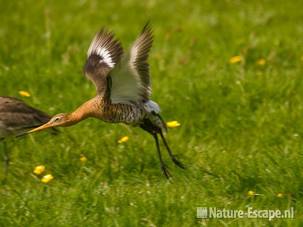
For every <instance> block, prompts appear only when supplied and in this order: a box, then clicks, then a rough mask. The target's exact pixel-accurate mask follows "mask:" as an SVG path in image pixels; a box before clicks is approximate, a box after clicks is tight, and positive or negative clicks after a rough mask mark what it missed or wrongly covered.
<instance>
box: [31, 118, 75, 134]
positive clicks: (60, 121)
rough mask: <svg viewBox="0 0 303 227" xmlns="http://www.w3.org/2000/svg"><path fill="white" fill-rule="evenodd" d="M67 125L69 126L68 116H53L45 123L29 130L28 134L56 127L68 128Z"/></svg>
mask: <svg viewBox="0 0 303 227" xmlns="http://www.w3.org/2000/svg"><path fill="white" fill-rule="evenodd" d="M69 124H70V118H69V114H66V113H60V114H56V115H55V116H53V117H52V118H51V119H50V120H49V121H48V122H47V123H45V124H43V125H41V126H39V127H37V128H34V129H32V130H30V131H29V133H31V132H37V131H41V130H44V129H48V128H54V127H58V126H68V125H69Z"/></svg>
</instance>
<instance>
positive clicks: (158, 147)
mask: <svg viewBox="0 0 303 227" xmlns="http://www.w3.org/2000/svg"><path fill="white" fill-rule="evenodd" d="M152 135H153V137H154V138H155V141H156V146H157V152H158V156H159V160H160V164H161V169H162V171H163V173H164V175H165V177H166V178H167V179H169V178H170V176H171V175H170V173H169V171H168V169H167V167H166V165H165V163H164V162H163V160H162V155H161V151H160V144H159V140H158V136H157V133H153V134H152Z"/></svg>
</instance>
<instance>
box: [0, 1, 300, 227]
mask: <svg viewBox="0 0 303 227" xmlns="http://www.w3.org/2000/svg"><path fill="white" fill-rule="evenodd" d="M302 8H303V2H302V1H295V0H289V1H284V0H276V1H272V0H256V1H240V0H235V1H230V0H220V1H210V0H203V1H199V0H195V1H183V0H177V1H174V2H171V1H157V0H148V1H133V0H125V1H121V2H120V1H97V0H92V1H85V0H78V1H30V0H24V1H4V0H0V43H1V48H0V95H8V96H15V97H19V98H21V99H22V100H24V101H26V102H27V103H28V104H31V105H33V106H35V107H37V108H40V109H42V110H44V111H46V112H48V113H50V114H56V113H60V112H69V111H72V110H73V109H74V108H76V107H77V106H78V105H80V104H81V103H83V102H84V101H86V100H88V99H89V98H91V97H93V96H94V95H95V88H94V86H93V84H91V83H90V82H89V81H87V80H86V78H85V77H84V76H83V64H84V62H85V58H86V51H87V49H88V46H89V44H90V41H91V39H92V37H93V36H94V34H95V33H96V32H97V31H98V30H99V29H100V27H102V26H106V27H108V28H109V29H110V30H112V31H114V33H115V34H116V36H117V37H118V39H120V40H121V41H122V44H123V46H124V47H125V48H127V47H128V46H129V45H130V44H131V43H132V41H133V40H134V39H135V38H136V37H137V35H138V34H139V32H140V30H141V29H142V27H143V25H144V24H145V23H146V21H148V20H150V22H151V24H152V27H153V31H154V45H153V48H152V51H151V55H150V67H151V75H152V86H153V95H152V99H153V100H155V101H156V102H158V103H159V105H160V106H161V109H162V116H163V118H164V119H165V120H166V121H173V120H176V121H178V122H179V123H180V124H181V125H180V126H179V127H176V128H171V129H169V131H168V133H167V139H168V142H169V144H170V146H171V148H172V150H173V152H174V153H175V154H177V156H178V158H179V159H180V160H181V161H183V162H184V164H185V165H186V167H187V169H186V170H181V169H178V168H176V167H175V166H174V165H173V163H172V162H171V160H170V159H169V157H168V156H167V155H166V153H164V147H163V146H162V150H163V154H164V155H165V156H164V157H165V162H166V164H168V166H169V169H170V172H171V174H172V175H173V178H172V179H171V180H170V181H168V180H166V178H165V177H164V176H163V174H162V172H161V169H160V166H159V160H158V157H157V153H156V148H155V144H154V141H153V138H152V137H151V136H150V135H148V134H147V133H146V132H144V131H142V130H141V129H138V128H133V127H129V126H126V125H122V124H108V123H104V122H101V121H98V120H96V119H87V120H85V121H83V122H81V123H79V124H77V125H75V126H73V127H70V128H62V129H61V130H60V133H59V134H57V135H51V134H50V133H48V132H41V133H36V134H32V135H29V136H26V137H23V138H19V139H10V140H8V141H7V148H6V149H8V150H9V151H10V154H11V165H10V168H9V174H8V177H7V179H6V181H5V182H4V183H2V184H1V186H0V226H5V227H6V226H195V225H202V226H300V225H302V223H303V219H302V218H303V213H302V212H303V203H302V201H303V143H302V137H303V102H302V100H303V84H302V75H303V42H302V37H303V27H302V22H303V11H302ZM19 91H26V92H28V93H29V95H30V96H29V97H24V96H21V95H20V94H19ZM124 136H128V138H129V139H128V141H126V142H124V143H118V141H119V139H120V138H122V137H124ZM0 149H1V152H2V151H3V149H4V146H3V144H0ZM83 157H85V158H83ZM0 161H2V160H0ZM38 165H44V166H45V167H46V171H45V172H44V173H43V174H51V175H52V176H53V177H54V179H52V180H51V181H50V182H48V183H43V182H41V176H38V175H37V174H34V173H33V170H34V168H35V167H36V166H38ZM1 171H2V168H1ZM0 177H3V173H2V172H1V175H0ZM197 207H217V208H225V209H242V210H246V209H247V208H248V207H253V208H254V209H280V210H284V209H289V208H290V207H293V208H294V209H295V218H294V219H274V220H271V221H269V220H267V219H197V218H196V208H197Z"/></svg>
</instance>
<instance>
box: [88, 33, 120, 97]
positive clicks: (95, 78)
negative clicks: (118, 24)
mask: <svg viewBox="0 0 303 227" xmlns="http://www.w3.org/2000/svg"><path fill="white" fill-rule="evenodd" d="M122 53H123V49H122V46H121V44H120V42H119V41H118V40H116V39H115V37H114V35H113V33H111V32H109V31H107V30H106V29H104V28H103V29H101V31H100V32H98V33H97V34H96V35H95V37H94V39H93V40H92V42H91V44H90V47H89V49H88V51H87V60H86V64H85V67H84V71H85V75H86V77H87V78H88V79H89V80H91V81H92V82H93V83H94V84H95V86H96V89H97V93H102V92H104V90H105V89H106V88H107V79H106V77H107V76H108V74H109V72H110V71H111V70H112V69H113V68H114V67H115V65H116V64H117V63H118V62H119V61H120V58H121V55H122Z"/></svg>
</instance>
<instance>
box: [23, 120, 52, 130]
mask: <svg viewBox="0 0 303 227" xmlns="http://www.w3.org/2000/svg"><path fill="white" fill-rule="evenodd" d="M51 127H53V126H52V124H51V123H50V122H47V123H45V124H44V125H41V126H39V127H37V128H34V129H32V130H30V131H28V132H27V133H32V132H37V131H41V130H44V129H48V128H51Z"/></svg>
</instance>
